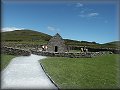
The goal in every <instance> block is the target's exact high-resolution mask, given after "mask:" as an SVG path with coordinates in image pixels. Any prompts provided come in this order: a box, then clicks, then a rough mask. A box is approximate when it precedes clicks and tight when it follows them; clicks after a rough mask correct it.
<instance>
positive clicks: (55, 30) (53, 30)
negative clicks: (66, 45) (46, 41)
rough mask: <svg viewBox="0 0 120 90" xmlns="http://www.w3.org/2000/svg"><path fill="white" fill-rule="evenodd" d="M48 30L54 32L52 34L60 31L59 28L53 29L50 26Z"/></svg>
mask: <svg viewBox="0 0 120 90" xmlns="http://www.w3.org/2000/svg"><path fill="white" fill-rule="evenodd" d="M47 29H48V30H49V31H52V32H58V31H59V29H57V28H55V27H53V26H48V27H47Z"/></svg>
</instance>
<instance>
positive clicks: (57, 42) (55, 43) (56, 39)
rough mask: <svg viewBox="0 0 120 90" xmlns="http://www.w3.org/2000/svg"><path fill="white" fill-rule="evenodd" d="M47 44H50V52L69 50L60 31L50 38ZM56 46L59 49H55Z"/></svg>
mask: <svg viewBox="0 0 120 90" xmlns="http://www.w3.org/2000/svg"><path fill="white" fill-rule="evenodd" d="M47 46H48V49H47V51H48V52H59V53H63V52H66V51H67V49H66V46H65V43H64V40H63V39H62V37H61V36H60V35H59V34H58V33H57V34H56V35H55V36H53V38H51V39H50V40H49V42H48V45H47ZM55 47H56V48H57V50H55Z"/></svg>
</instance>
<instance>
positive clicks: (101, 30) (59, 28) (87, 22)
mask: <svg viewBox="0 0 120 90" xmlns="http://www.w3.org/2000/svg"><path fill="white" fill-rule="evenodd" d="M94 1H95V0H94ZM94 1H90V2H83V1H80V0H79V1H78V0H77V1H74V2H70V1H69V2H37V1H34V2H24V1H23V2H22V1H21V2H15V0H14V1H9V0H3V4H2V30H3V31H12V30H14V29H31V30H35V31H39V32H43V33H46V34H49V35H54V34H56V33H60V35H61V36H62V37H63V38H66V39H73V40H79V41H95V42H98V43H106V42H111V41H115V40H118V39H119V38H118V37H119V35H118V12H117V3H118V2H117V0H112V1H113V2H100V0H98V1H99V2H94Z"/></svg>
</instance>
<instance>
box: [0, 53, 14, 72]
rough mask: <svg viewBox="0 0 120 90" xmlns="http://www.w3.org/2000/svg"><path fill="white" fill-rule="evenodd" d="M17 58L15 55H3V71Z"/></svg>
mask: <svg viewBox="0 0 120 90" xmlns="http://www.w3.org/2000/svg"><path fill="white" fill-rule="evenodd" d="M15 57H16V56H13V55H6V54H1V70H3V69H4V68H5V67H6V66H7V65H8V64H9V63H10V61H11V60H12V59H13V58H15Z"/></svg>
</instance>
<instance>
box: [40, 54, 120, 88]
mask: <svg viewBox="0 0 120 90" xmlns="http://www.w3.org/2000/svg"><path fill="white" fill-rule="evenodd" d="M117 58H118V55H114V54H112V55H105V56H99V57H94V58H65V57H48V58H47V59H45V60H42V61H41V63H42V64H43V66H44V68H45V70H46V72H47V73H48V74H49V75H50V76H51V78H52V79H53V80H54V81H55V82H56V83H57V84H58V86H59V87H60V88H61V89H84V88H118V80H117V79H118V78H117V73H118V69H119V66H118V63H117V60H119V59H117Z"/></svg>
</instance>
